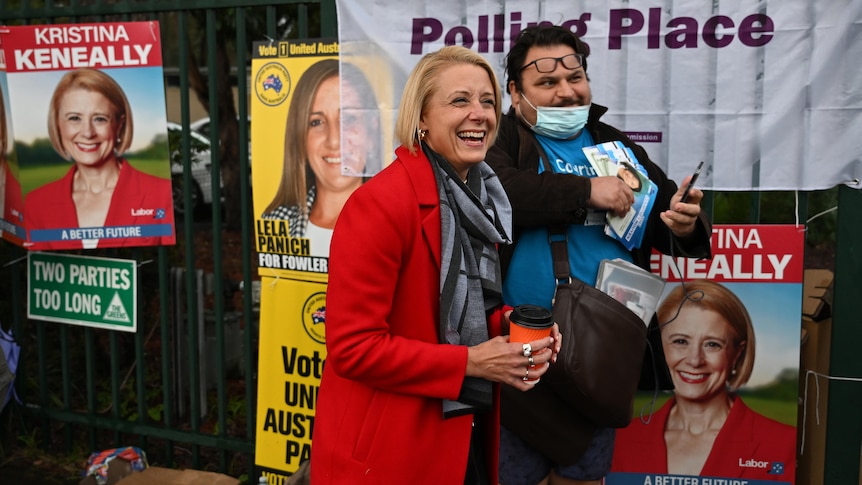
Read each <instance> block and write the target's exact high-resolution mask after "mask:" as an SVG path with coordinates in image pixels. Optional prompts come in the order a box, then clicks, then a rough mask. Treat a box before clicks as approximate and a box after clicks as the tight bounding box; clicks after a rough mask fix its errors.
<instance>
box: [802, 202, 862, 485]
mask: <svg viewBox="0 0 862 485" xmlns="http://www.w3.org/2000/svg"><path fill="white" fill-rule="evenodd" d="M860 213H862V191H860V190H856V189H852V188H850V187H847V186H843V185H842V186H841V187H839V188H838V229H837V231H838V234H837V239H836V241H837V242H836V254H835V290H834V291H835V293H834V300H833V308H832V310H833V312H832V349H831V356H830V365H829V373H830V374H831V375H832V376H836V377H852V378H857V379H860V378H862V359H860V358H859V345H860V344H862V325H860V321H859V318H860V317H859V290H860V288H862V226H860V224H859V214H860ZM860 408H862V382H859V381H848V380H833V381H831V382H830V383H829V410H828V413H829V420H828V422H827V427H826V464H825V473H824V482H823V483H824V484H825V485H846V484H855V483H859V473H860V470H859V462H860V443H862V413H860V412H859V409H860ZM813 483H814V482H812V484H813Z"/></svg>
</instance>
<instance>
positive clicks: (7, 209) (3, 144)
mask: <svg viewBox="0 0 862 485" xmlns="http://www.w3.org/2000/svg"><path fill="white" fill-rule="evenodd" d="M2 46H3V37H2V36H0V235H2V237H3V239H6V240H7V241H11V242H13V243H15V244H17V245H19V246H20V245H22V244H23V243H24V239H25V238H26V233H25V231H24V225H23V219H24V214H23V212H22V207H23V204H24V202H23V200H22V198H21V184H20V182H18V180H19V175H18V159H17V157H16V155H15V151H14V144H13V143H12V125H11V119H12V115H11V113H10V111H9V86H8V83H7V81H6V57H5V56H4V55H3V49H2Z"/></svg>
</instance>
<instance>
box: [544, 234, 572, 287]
mask: <svg viewBox="0 0 862 485" xmlns="http://www.w3.org/2000/svg"><path fill="white" fill-rule="evenodd" d="M548 242H549V243H550V244H551V257H552V258H553V260H554V277H555V278H557V284H558V285H559V284H562V283H566V282H571V279H572V276H571V271H570V270H569V242H568V238H566V228H565V226H551V227H549V228H548Z"/></svg>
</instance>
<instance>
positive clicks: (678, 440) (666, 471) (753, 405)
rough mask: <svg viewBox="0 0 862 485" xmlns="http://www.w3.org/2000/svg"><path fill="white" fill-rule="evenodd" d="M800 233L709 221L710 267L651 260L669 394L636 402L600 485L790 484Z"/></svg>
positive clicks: (792, 479)
mask: <svg viewBox="0 0 862 485" xmlns="http://www.w3.org/2000/svg"><path fill="white" fill-rule="evenodd" d="M803 234H804V232H803V227H801V226H800V227H795V226H790V225H716V226H714V227H713V238H712V249H713V257H712V258H711V259H709V260H701V261H696V260H693V259H685V258H672V257H670V256H665V255H658V254H654V255H653V256H652V260H651V269H652V271H653V272H654V273H657V274H659V275H660V276H662V277H663V278H665V279H667V281H668V283H667V285H666V286H665V291H664V296H663V298H662V300H661V302H660V303H659V307H658V310H657V311H656V316H657V317H658V322H659V327H660V335H661V338H660V341H661V349H655V350H661V351H662V352H663V353H664V357H665V361H666V362H667V370H668V371H669V374H670V378H671V380H672V382H673V387H674V390H673V391H666V392H664V393H658V394H654V393H652V392H650V393H642V395H640V396H638V398H637V399H636V401H635V413H634V414H635V416H634V418H633V419H632V421H631V423H630V424H629V425H628V426H627V427H626V428H623V429H619V430H617V436H616V442H615V446H614V456H613V464H612V466H611V473H610V475H608V477H607V478H606V479H605V483H606V484H607V485H658V484H671V483H674V484H683V483H687V484H698V485H742V484H745V485H766V484H767V483H768V484H774V483H784V484H794V483H796V478H795V477H796V417H797V406H798V404H797V397H798V395H799V393H798V382H799V346H800V341H799V334H800V331H801V317H800V315H801V310H802V275H803V270H802V268H803V264H802V256H803V249H802V248H803Z"/></svg>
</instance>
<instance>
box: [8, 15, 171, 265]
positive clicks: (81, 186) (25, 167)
mask: <svg viewBox="0 0 862 485" xmlns="http://www.w3.org/2000/svg"><path fill="white" fill-rule="evenodd" d="M0 37H2V47H3V54H4V57H5V60H6V69H7V81H8V89H9V93H8V94H9V99H10V100H11V101H12V102H11V124H12V126H13V127H14V146H15V152H16V154H17V157H18V163H19V177H20V178H19V181H20V183H21V193H22V196H23V199H24V206H23V211H22V214H23V217H22V218H21V224H22V226H23V227H24V229H25V231H26V238H25V239H24V242H23V246H24V247H25V248H28V249H31V250H55V249H93V248H109V247H129V246H154V245H169V244H174V243H175V232H174V211H173V203H172V196H171V179H170V157H169V149H168V136H167V116H166V111H165V87H164V75H163V70H162V55H161V41H160V32H159V23H158V22H156V21H145V22H116V23H81V24H57V25H27V26H12V27H4V28H3V30H2V31H0Z"/></svg>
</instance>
